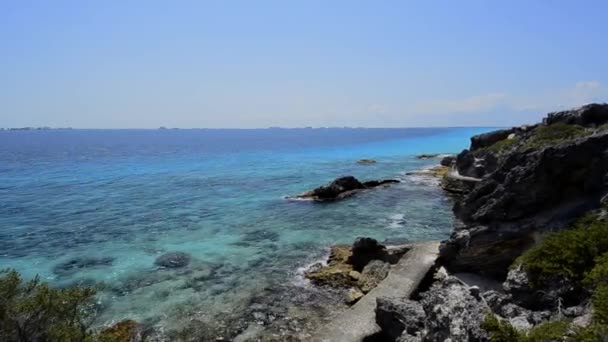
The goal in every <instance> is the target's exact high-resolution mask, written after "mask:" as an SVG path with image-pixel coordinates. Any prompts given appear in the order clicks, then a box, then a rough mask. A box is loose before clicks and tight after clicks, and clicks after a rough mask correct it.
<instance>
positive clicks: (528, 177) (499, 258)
mask: <svg viewBox="0 0 608 342" xmlns="http://www.w3.org/2000/svg"><path fill="white" fill-rule="evenodd" d="M606 115H608V105H593V106H585V107H582V108H579V109H576V110H573V111H569V112H560V113H555V114H552V115H550V116H549V117H548V118H547V119H546V120H545V124H541V125H537V126H532V128H530V127H527V128H518V129H517V130H514V131H510V130H507V131H500V132H499V133H497V134H495V135H484V136H483V137H476V138H474V139H473V140H472V141H475V144H472V147H471V150H479V149H480V148H486V149H488V150H492V146H493V145H489V146H488V144H490V143H491V142H494V144H503V142H502V141H500V140H498V141H496V140H497V139H498V138H499V137H505V136H506V138H505V139H508V138H509V135H510V134H513V132H516V133H517V134H519V136H518V137H517V139H516V142H515V143H514V145H512V146H511V145H509V148H508V149H505V150H500V151H501V154H498V153H494V156H493V157H494V158H495V159H496V161H497V166H496V169H495V170H492V169H487V167H486V168H485V169H484V171H483V172H481V173H482V174H483V175H482V177H481V181H479V182H478V184H476V185H475V186H474V187H473V188H472V190H471V191H470V193H468V194H467V195H466V196H464V197H463V198H462V199H460V200H459V201H457V203H456V205H455V207H454V213H455V215H456V217H457V222H456V224H455V227H454V232H453V233H452V235H451V237H450V239H449V240H448V241H445V242H444V243H443V244H442V246H441V260H442V262H443V263H444V264H445V265H446V266H447V268H448V269H449V270H451V271H473V272H479V273H482V274H486V275H490V276H493V277H497V278H504V277H505V276H506V273H507V268H508V266H509V265H510V264H511V263H512V262H513V260H514V259H515V258H516V257H517V256H519V255H520V254H521V253H522V252H523V251H524V250H526V249H527V248H529V247H530V246H531V245H532V244H533V243H534V241H535V239H536V236H537V234H539V233H542V232H544V231H549V230H555V229H559V228H561V227H563V226H565V225H566V224H568V223H569V222H570V221H571V220H573V219H574V218H576V217H578V216H579V215H580V214H581V213H583V212H585V211H587V210H589V209H592V208H596V207H599V205H600V199H601V198H602V196H604V195H605V194H606V192H607V190H608V187H607V185H606V174H607V172H608V154H607V153H608V152H607V150H608V131H604V130H601V129H600V130H598V129H596V128H594V127H595V125H597V124H599V123H602V122H605V121H607V120H608V117H604V116H606ZM583 118H584V119H583ZM557 122H560V123H562V124H563V123H568V124H570V123H576V124H589V125H593V127H583V128H581V127H578V126H577V127H575V128H573V129H575V130H576V132H577V134H576V135H567V136H566V135H565V136H564V137H563V138H561V137H560V136H559V134H562V133H561V132H563V131H565V132H568V128H567V127H566V128H564V126H563V125H562V126H556V127H552V126H550V124H555V123H557ZM564 134H565V133H564ZM473 145H474V146H473ZM485 153H486V157H485V158H488V156H490V155H491V152H489V151H486V152H485ZM475 158H476V157H475V156H474V155H473V154H472V153H469V152H466V153H463V154H461V155H459V157H458V159H457V163H456V164H457V168H458V170H459V171H460V170H461V169H462V170H474V169H475V168H476V166H475V163H476V159H475ZM490 158H492V157H490ZM471 172H472V171H471ZM487 172H489V173H487ZM486 173H487V174H486ZM461 174H462V173H461Z"/></svg>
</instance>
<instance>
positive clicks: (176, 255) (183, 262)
mask: <svg viewBox="0 0 608 342" xmlns="http://www.w3.org/2000/svg"><path fill="white" fill-rule="evenodd" d="M190 259H191V257H190V255H189V254H188V253H184V252H169V253H165V254H163V255H161V256H159V257H158V258H156V260H155V261H154V265H156V266H160V267H165V268H180V267H184V266H187V265H188V264H189V263H190Z"/></svg>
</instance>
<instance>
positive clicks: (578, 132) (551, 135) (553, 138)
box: [525, 122, 588, 148]
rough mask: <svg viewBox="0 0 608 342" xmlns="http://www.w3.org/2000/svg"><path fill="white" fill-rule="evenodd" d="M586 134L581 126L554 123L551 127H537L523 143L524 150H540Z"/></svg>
mask: <svg viewBox="0 0 608 342" xmlns="http://www.w3.org/2000/svg"><path fill="white" fill-rule="evenodd" d="M587 133H588V132H587V130H585V128H584V127H583V126H579V125H568V124H565V123H561V122H560V123H555V124H553V125H549V126H545V125H541V126H539V127H538V128H537V129H536V130H535V131H534V135H532V136H531V137H530V138H529V139H528V140H527V141H526V143H525V147H526V148H540V147H545V146H549V145H553V144H557V143H560V142H562V141H567V140H571V139H575V138H578V137H581V136H584V135H586V134H587Z"/></svg>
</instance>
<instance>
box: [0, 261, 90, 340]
mask: <svg viewBox="0 0 608 342" xmlns="http://www.w3.org/2000/svg"><path fill="white" fill-rule="evenodd" d="M95 292H96V291H95V289H93V288H89V287H73V288H66V289H54V288H51V287H49V286H48V285H47V284H46V283H43V282H41V281H40V279H39V278H38V277H36V278H34V279H33V280H31V281H28V282H24V281H23V280H22V279H21V277H20V275H19V274H18V273H17V272H16V271H15V270H3V271H0V341H3V342H13V341H16V342H17V341H19V342H23V341H53V342H54V341H62V342H63V341H65V342H81V341H82V342H89V341H93V340H94V339H95V336H94V335H93V333H92V332H91V331H90V330H89V325H90V323H91V318H92V313H93V311H92V308H93V298H94V296H95Z"/></svg>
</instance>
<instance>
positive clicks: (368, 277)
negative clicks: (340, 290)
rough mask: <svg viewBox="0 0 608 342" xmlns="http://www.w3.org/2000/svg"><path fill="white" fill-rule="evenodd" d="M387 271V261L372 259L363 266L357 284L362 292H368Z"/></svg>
mask: <svg viewBox="0 0 608 342" xmlns="http://www.w3.org/2000/svg"><path fill="white" fill-rule="evenodd" d="M389 271H390V265H389V263H387V262H384V261H381V260H372V261H370V262H369V263H368V264H367V265H365V267H364V268H363V272H361V278H359V280H358V281H357V284H358V285H359V288H360V289H361V291H363V293H368V292H369V291H371V290H372V289H373V288H374V287H376V286H378V284H380V282H382V280H384V278H386V276H387V275H388V273H389Z"/></svg>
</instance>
